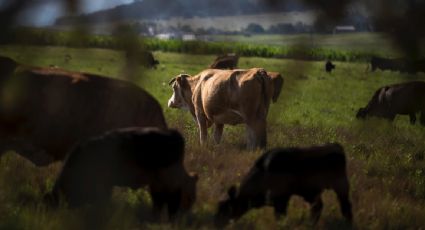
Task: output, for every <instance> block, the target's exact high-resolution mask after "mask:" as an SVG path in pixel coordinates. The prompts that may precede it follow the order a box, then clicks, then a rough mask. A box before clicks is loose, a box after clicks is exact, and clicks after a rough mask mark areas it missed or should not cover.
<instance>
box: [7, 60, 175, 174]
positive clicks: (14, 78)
mask: <svg viewBox="0 0 425 230" xmlns="http://www.w3.org/2000/svg"><path fill="white" fill-rule="evenodd" d="M3 60H4V59H3ZM16 65H17V64H16ZM1 66H2V65H1ZM7 66H9V65H7ZM0 72H3V73H4V72H13V73H12V74H2V75H1V76H0V156H1V155H2V154H3V153H4V152H5V151H7V150H15V151H16V152H17V153H19V154H20V155H22V156H24V157H25V158H27V159H29V160H30V161H32V162H33V163H34V164H36V165H39V166H42V165H47V164H50V163H51V162H53V161H60V160H63V159H64V158H65V154H66V152H67V151H68V150H69V148H70V147H71V146H72V145H73V144H75V143H76V142H77V141H78V140H80V139H84V138H88V137H90V136H94V135H100V134H101V133H104V132H106V131H108V130H111V129H116V128H124V127H132V126H138V127H147V126H153V127H159V128H166V127H167V125H166V123H165V119H164V116H163V113H162V108H161V106H160V105H159V104H158V102H157V101H156V100H155V99H154V98H153V97H152V96H151V95H149V94H148V93H147V92H146V91H144V90H143V89H141V88H139V87H137V86H136V85H133V84H131V83H129V82H125V81H121V80H115V79H111V78H106V77H101V76H97V75H92V74H86V73H77V72H69V71H65V70H62V69H57V68H25V67H22V66H21V67H18V68H17V69H16V70H14V71H9V70H7V71H4V70H2V71H0Z"/></svg>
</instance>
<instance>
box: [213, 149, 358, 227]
mask: <svg viewBox="0 0 425 230" xmlns="http://www.w3.org/2000/svg"><path fill="white" fill-rule="evenodd" d="M349 187H350V186H349V181H348V178H347V172H346V160H345V153H344V149H343V148H342V146H341V145H339V144H328V145H323V146H313V147H309V148H277V149H273V150H270V151H267V152H266V153H264V154H263V155H262V156H261V157H260V158H259V159H258V160H257V161H256V162H255V163H254V166H253V167H252V168H251V170H250V171H249V172H248V174H247V175H246V176H245V178H244V179H243V181H242V183H241V185H240V188H239V192H237V189H236V187H234V186H233V187H232V188H230V189H229V191H228V195H229V197H228V199H227V200H225V201H222V202H220V203H219V206H218V212H217V215H216V217H215V221H216V224H217V225H219V226H223V225H225V224H226V223H227V222H228V221H229V220H230V219H233V218H235V219H237V218H239V217H241V216H242V215H243V214H244V213H246V212H247V211H248V210H249V209H251V208H259V207H262V206H265V205H272V206H273V207H274V209H275V213H276V215H277V216H279V215H282V214H286V210H287V206H288V202H289V200H290V198H291V196H292V195H299V196H301V197H303V198H304V199H305V200H306V201H307V202H309V203H310V204H311V205H312V207H311V215H312V218H313V220H314V222H317V221H318V219H319V217H320V214H321V211H322V208H323V201H322V198H321V193H322V192H323V190H325V189H332V190H334V191H335V193H336V195H337V197H338V200H339V203H340V206H341V211H342V214H343V215H344V216H345V217H346V218H347V220H348V221H350V222H351V221H352V211H351V202H350V200H349Z"/></svg>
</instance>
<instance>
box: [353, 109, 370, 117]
mask: <svg viewBox="0 0 425 230" xmlns="http://www.w3.org/2000/svg"><path fill="white" fill-rule="evenodd" d="M366 116H367V110H366V108H360V109H359V110H358V111H357V114H356V118H357V119H364V118H366Z"/></svg>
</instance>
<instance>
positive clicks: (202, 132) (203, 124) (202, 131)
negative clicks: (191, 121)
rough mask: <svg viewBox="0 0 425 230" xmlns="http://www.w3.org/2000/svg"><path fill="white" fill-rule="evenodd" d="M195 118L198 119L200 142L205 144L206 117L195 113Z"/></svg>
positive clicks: (206, 136)
mask: <svg viewBox="0 0 425 230" xmlns="http://www.w3.org/2000/svg"><path fill="white" fill-rule="evenodd" d="M196 119H197V120H198V128H199V140H200V143H201V145H205V144H206V143H207V139H208V126H207V119H206V118H205V117H204V116H202V115H197V116H196Z"/></svg>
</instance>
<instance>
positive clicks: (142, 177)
mask: <svg viewBox="0 0 425 230" xmlns="http://www.w3.org/2000/svg"><path fill="white" fill-rule="evenodd" d="M183 161H184V139H183V137H182V136H181V134H180V133H179V132H177V131H175V130H159V129H156V128H125V129H118V130H114V131H111V132H108V133H106V134H104V135H102V136H99V137H93V138H90V139H88V140H85V141H83V142H81V143H79V144H78V145H76V146H75V147H74V148H73V149H72V150H71V151H70V153H69V155H68V157H67V159H66V161H65V163H64V166H63V168H62V171H61V173H60V174H59V177H58V179H57V180H56V183H55V185H54V188H53V191H52V193H51V194H49V195H48V196H47V197H46V198H48V199H49V201H51V202H52V203H53V204H58V201H59V200H60V197H62V198H64V199H65V200H66V201H67V202H68V204H69V205H70V206H71V207H78V206H81V205H84V204H94V205H96V206H99V205H100V206H101V205H103V204H104V203H105V202H107V201H108V200H109V198H110V196H111V193H112V188H113V186H121V187H130V188H133V189H137V188H141V187H143V186H145V185H147V186H148V187H149V192H150V194H151V195H152V200H153V209H154V213H155V214H156V215H158V214H160V213H161V211H162V210H163V209H164V208H168V214H169V217H173V216H175V215H176V214H177V212H178V211H188V210H189V209H190V208H191V207H192V205H193V203H194V202H195V200H196V182H197V180H198V176H197V175H189V174H188V173H187V171H186V169H185V168H184V165H183Z"/></svg>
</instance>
